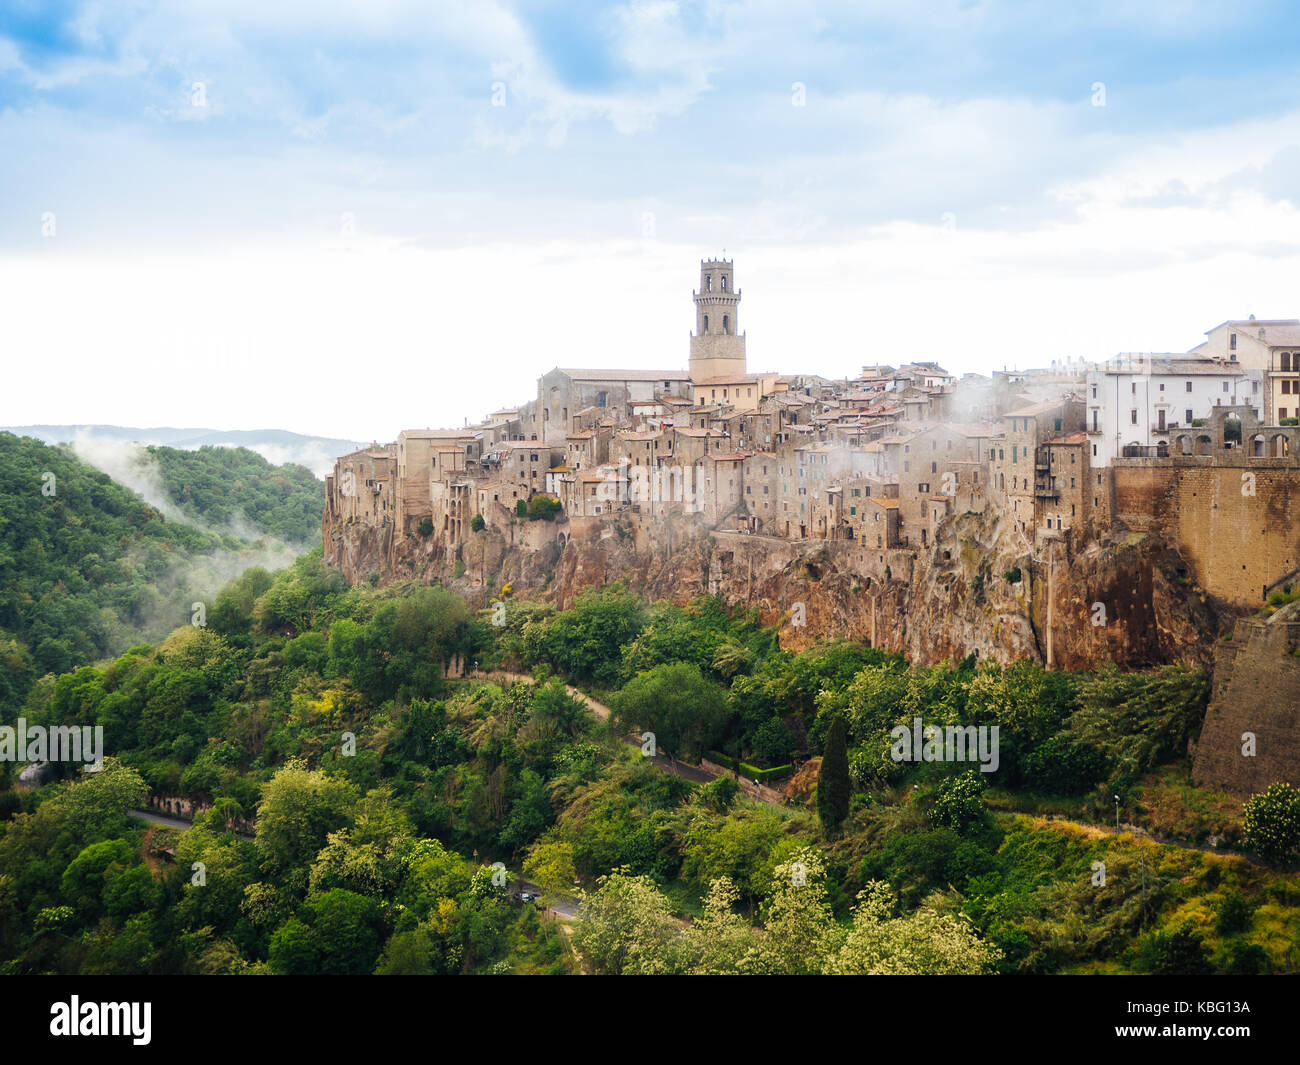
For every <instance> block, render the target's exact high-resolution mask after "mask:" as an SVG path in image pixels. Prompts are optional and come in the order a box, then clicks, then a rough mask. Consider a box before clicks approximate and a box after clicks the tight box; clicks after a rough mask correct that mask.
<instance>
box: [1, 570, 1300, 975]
mask: <svg viewBox="0 0 1300 1065" xmlns="http://www.w3.org/2000/svg"><path fill="white" fill-rule="evenodd" d="M494 620H495V621H501V622H504V623H503V624H494V623H493V622H494ZM475 663H477V664H478V665H479V666H480V667H481V668H484V669H486V668H489V667H506V668H519V667H523V668H526V669H532V670H534V671H535V675H536V677H537V678H538V679H537V681H536V682H535V683H513V684H507V683H504V682H503V683H501V684H498V683H493V682H490V681H488V680H484V679H468V678H467V679H459V670H458V668H457V667H458V666H459V665H460V664H464V665H466V666H473V665H474V664H475ZM448 670H450V673H451V676H450V677H449V676H447V675H445V674H446V673H447V671H448ZM555 674H563V676H564V677H565V678H566V679H569V680H571V681H575V682H578V683H580V684H583V685H586V686H588V687H590V688H593V689H594V688H595V686H599V687H600V689H601V693H602V694H603V695H606V696H607V700H608V701H609V702H611V703H613V704H614V707H615V710H616V714H615V721H616V724H615V725H613V726H611V725H609V724H606V723H604V722H601V721H598V720H597V719H596V718H595V717H594V716H593V715H592V714H591V713H590V712H589V710H588V709H587V708H586V707H585V706H584V705H583V704H582V703H581V702H580V701H578V700H577V699H575V698H573V697H572V696H571V695H570V694H569V693H568V691H567V690H566V688H565V686H564V684H562V683H561V682H560V680H559V678H558V677H557V676H556V675H555ZM697 698H698V699H702V700H705V701H706V702H708V703H709V705H710V706H711V707H712V710H711V712H710V713H709V714H701V715H698V717H697V718H695V719H692V718H691V717H690V715H689V714H688V713H683V711H682V705H685V704H688V703H690V702H691V701H692V700H695V699H697ZM1204 702H1205V692H1204V681H1203V678H1202V677H1201V676H1200V674H1198V673H1197V672H1196V671H1193V670H1185V669H1182V668H1180V667H1165V668H1163V669H1159V670H1153V671H1147V672H1141V673H1121V672H1119V671H1118V670H1113V669H1103V670H1099V671H1097V672H1096V673H1094V674H1084V675H1069V674H1061V673H1047V672H1044V671H1043V670H1041V669H1039V668H1038V667H1036V666H1033V665H1030V664H1018V665H1016V666H1013V667H1011V668H1008V669H1005V670H1004V669H999V668H997V667H994V666H991V665H987V664H981V663H977V662H975V661H974V660H967V661H964V662H962V663H959V664H957V665H955V666H952V665H944V666H936V667H928V668H917V667H910V666H908V665H907V663H905V662H903V661H902V660H901V659H900V658H899V657H898V656H896V655H890V654H884V653H881V652H878V651H875V650H872V649H870V648H865V647H861V646H857V645H853V644H848V643H841V644H830V645H826V646H822V647H818V648H815V649H812V650H809V651H804V652H801V653H798V654H792V653H789V652H785V651H782V650H781V649H779V647H778V646H777V645H776V641H775V637H774V633H772V632H771V631H770V630H764V629H763V628H762V627H761V626H759V625H758V624H757V623H756V621H755V620H754V619H753V618H752V617H751V616H749V615H746V614H733V613H731V612H729V611H727V610H725V609H724V608H722V607H721V606H720V605H719V604H718V603H717V602H716V601H714V600H711V599H704V600H700V601H697V602H696V603H694V604H692V605H690V606H688V607H670V606H665V605H650V604H647V603H644V602H642V601H640V600H639V599H637V598H636V597H635V596H631V595H629V594H628V593H627V592H626V591H625V590H624V589H621V588H618V587H611V588H608V589H604V590H602V591H598V592H593V593H589V594H588V595H586V596H584V597H583V598H582V599H581V600H580V601H579V602H578V603H577V604H576V605H575V606H574V607H573V608H572V609H571V610H566V611H556V610H554V609H553V608H551V607H549V606H546V605H542V604H538V603H534V602H527V601H517V600H510V601H508V602H507V603H506V606H505V609H504V617H502V616H501V612H499V611H495V610H492V609H489V610H486V611H483V612H481V613H478V614H476V613H474V612H472V611H470V610H469V609H468V607H467V606H466V605H465V603H464V602H463V601H462V600H460V599H459V598H458V597H456V596H454V595H451V594H450V593H447V592H445V591H444V590H442V589H440V588H437V587H418V586H417V587H399V588H388V589H376V588H372V587H370V586H368V585H367V586H359V587H354V588H349V587H347V586H346V585H345V584H344V583H343V582H342V581H341V580H340V578H339V577H338V574H337V573H336V572H335V571H333V570H330V569H328V568H326V567H324V566H323V565H322V563H321V560H320V556H319V553H318V552H317V553H313V554H312V555H309V556H305V557H303V558H302V559H300V560H299V561H298V562H297V563H295V565H294V566H293V567H291V568H290V569H288V570H286V571H284V572H281V573H279V574H277V575H274V576H271V575H269V574H267V573H265V572H258V571H252V572H249V573H246V574H244V575H243V576H242V577H241V578H240V579H239V580H238V581H237V582H235V583H234V584H232V585H230V586H228V587H227V588H226V589H225V591H223V593H222V594H221V595H220V596H219V597H218V598H217V601H216V603H215V605H214V608H213V609H212V611H211V612H210V613H209V615H208V624H207V626H206V627H197V626H186V627H184V628H182V629H179V630H177V631H176V632H174V633H173V634H172V635H171V636H169V637H168V638H167V639H165V640H164V641H162V642H161V643H160V644H158V645H157V646H144V645H141V646H137V647H133V648H132V649H131V650H129V651H128V652H127V653H126V654H124V655H122V656H121V657H119V658H118V659H117V660H116V661H113V662H111V663H107V664H105V665H102V666H85V667H82V668H79V669H76V670H74V671H72V672H69V673H65V674H64V675H62V676H60V677H58V678H57V679H55V678H51V679H50V680H49V681H47V682H42V683H41V684H40V685H38V686H37V687H36V688H35V689H34V690H33V692H32V696H31V698H30V700H29V703H28V706H27V707H26V715H27V717H28V719H29V721H31V722H33V723H49V724H54V723H67V724H74V723H75V724H99V725H102V726H103V728H104V730H105V745H106V748H107V750H108V752H109V754H110V755H111V756H112V758H111V760H110V762H109V764H108V766H107V767H106V768H105V770H104V771H103V772H101V773H100V774H98V775H94V776H82V775H81V774H79V773H77V774H73V773H70V772H69V773H65V774H64V779H62V780H55V781H53V782H51V783H47V784H45V785H43V786H41V787H39V788H37V789H35V790H16V789H15V788H14V787H13V785H14V783H15V775H16V772H15V771H16V766H15V765H14V764H13V763H4V764H3V765H2V766H0V818H2V820H0V869H3V870H4V874H3V877H2V878H0V959H2V961H0V964H3V967H4V969H5V971H8V972H47V971H54V972H86V973H90V972H96V973H101V972H102V973H133V972H155V973H164V972H234V973H243V972H272V973H317V972H319V973H355V972H380V973H416V972H498V971H515V972H569V971H574V970H575V969H576V968H577V967H578V966H579V965H582V966H584V967H585V968H586V969H587V970H588V971H596V972H627V973H631V972H754V973H763V972H823V973H856V972H917V971H921V972H977V971H995V972H1037V973H1051V972H1075V971H1078V972H1088V971H1144V972H1150V971H1154V972H1162V971H1186V972H1197V971H1206V970H1214V971H1224V972H1246V971H1257V970H1258V971H1281V970H1284V969H1286V968H1287V966H1288V965H1289V964H1290V962H1289V961H1288V957H1289V953H1288V952H1290V951H1292V950H1294V948H1295V947H1296V946H1297V945H1300V941H1298V940H1297V936H1298V934H1300V890H1297V889H1296V887H1295V885H1294V883H1293V878H1290V877H1286V876H1283V875H1280V874H1277V873H1273V872H1270V871H1268V870H1265V869H1262V868H1260V867H1257V866H1253V865H1250V864H1249V863H1247V862H1246V861H1244V860H1243V859H1240V858H1234V857H1229V856H1219V855H1213V854H1206V853H1202V852H1200V851H1196V850H1191V849H1179V848H1174V847H1169V846H1164V845H1160V844H1157V843H1154V842H1150V841H1146V840H1143V839H1141V838H1139V837H1138V836H1136V835H1133V834H1131V833H1122V834H1119V835H1116V834H1115V833H1114V832H1113V831H1106V830H1105V829H1104V827H1103V826H1105V825H1106V824H1107V823H1108V822H1109V820H1110V818H1111V817H1113V815H1114V807H1113V803H1112V798H1113V796H1114V795H1115V794H1120V795H1121V801H1122V802H1123V803H1124V804H1125V809H1126V811H1127V810H1136V809H1137V808H1138V804H1139V802H1140V799H1141V795H1142V788H1143V787H1144V783H1143V781H1144V774H1146V773H1148V772H1149V770H1150V769H1151V767H1162V766H1168V765H1170V764H1177V762H1178V760H1179V759H1181V758H1183V757H1184V755H1183V752H1184V750H1185V746H1186V738H1187V737H1188V736H1189V735H1192V734H1194V732H1195V730H1196V727H1197V724H1198V722H1199V720H1200V716H1201V715H1202V714H1203V712H1204ZM677 704H682V705H677ZM651 715H659V718H657V719H656V720H655V724H656V725H657V730H656V731H660V730H661V731H662V732H663V736H664V737H665V739H666V740H667V741H668V743H665V748H666V749H672V748H676V750H678V751H680V753H682V754H686V753H688V752H698V751H699V750H700V749H702V748H703V746H704V744H705V743H707V742H713V743H717V744H718V745H720V746H721V748H722V749H723V750H725V751H728V752H729V753H733V754H734V755H735V756H738V757H746V758H754V759H759V760H764V761H765V760H767V759H768V758H769V757H784V758H790V757H802V756H803V755H805V754H812V755H817V754H822V753H824V748H825V746H826V745H827V744H828V742H830V739H831V737H830V734H829V726H830V724H831V722H833V721H839V722H842V728H843V732H844V741H845V753H846V758H845V760H846V762H847V765H848V772H847V779H846V782H845V783H846V794H847V810H846V813H845V816H844V817H843V820H842V822H841V823H840V824H839V827H838V831H836V832H834V833H827V832H825V831H824V830H823V828H822V826H821V824H820V822H819V819H818V816H817V813H816V808H815V804H814V803H813V802H812V801H811V795H810V793H809V791H807V790H805V791H800V790H799V786H798V781H795V782H792V784H791V791H790V794H791V796H792V801H791V804H790V805H787V806H777V805H773V804H766V803H759V802H756V801H754V800H753V799H751V798H748V797H745V796H742V795H740V794H738V790H737V787H736V784H735V782H734V781H732V780H731V779H730V778H728V777H723V778H721V779H718V780H715V781H714V782H713V783H710V784H706V785H703V786H701V785H697V784H695V783H692V782H691V781H689V780H687V779H685V778H684V777H682V776H680V775H676V774H674V773H671V772H667V771H665V764H664V763H661V762H660V761H659V760H652V759H649V758H646V757H644V756H643V754H642V750H641V746H640V742H639V740H638V743H637V744H629V743H627V742H624V740H623V738H622V737H621V735H620V733H621V731H622V726H623V725H629V724H632V723H635V724H636V725H637V726H644V725H645V722H646V721H649V720H650V719H651ZM619 718H621V719H622V720H621V722H619V721H618V719H619ZM916 718H920V719H921V720H922V722H924V723H925V724H927V725H929V724H940V725H945V726H946V725H948V724H952V725H962V726H966V725H971V726H974V727H977V728H978V727H981V726H988V727H992V726H994V725H996V726H997V727H998V728H999V730H1000V736H1001V744H1000V747H1001V751H1000V754H1001V757H1000V765H999V766H998V768H997V771H996V772H995V773H990V774H982V773H980V772H979V771H978V768H977V767H974V766H972V765H969V764H961V763H957V764H954V763H953V762H951V761H930V762H926V761H920V762H914V763H901V764H900V763H898V762H896V761H894V760H892V759H891V757H890V756H889V753H888V752H889V747H890V744H891V742H893V740H892V737H891V732H892V730H894V729H896V728H897V727H898V726H900V725H906V726H907V727H909V728H910V727H912V725H913V724H914V722H915V719H916ZM669 744H671V748H670V747H669ZM986 778H991V785H992V786H991V787H988V788H986V787H985V783H986ZM147 792H153V793H155V794H162V795H184V796H186V797H188V798H190V799H192V800H195V801H197V802H200V803H201V804H206V806H205V809H206V812H203V813H201V814H200V816H199V818H198V820H197V822H196V824H195V827H193V828H191V829H189V830H188V831H184V832H178V831H174V830H171V829H165V828H160V827H158V826H153V825H150V826H146V825H144V824H142V823H141V822H139V821H135V820H132V819H128V818H126V817H124V816H123V813H124V811H125V810H126V809H127V808H129V807H134V806H138V805H140V804H141V803H143V802H144V801H145V795H146V793H147ZM1009 797H1014V798H1017V799H1031V800H1033V801H1038V802H1041V803H1047V804H1054V805H1055V807H1056V808H1057V809H1060V810H1062V811H1067V812H1068V813H1069V815H1070V820H1049V819H1046V818H1043V817H1038V816H1030V815H1026V814H1020V813H1015V812H1010V811H1007V810H1006V808H1005V802H1006V800H1007V799H1008V798H1009ZM249 819H251V823H249ZM245 826H246V827H245ZM241 827H242V828H243V830H244V831H245V833H246V834H243V835H241V834H240V831H239V830H240V829H241ZM165 856H166V857H173V858H174V859H175V861H174V863H173V862H168V861H164V860H162V859H163V858H164V857H165ZM467 856H468V857H467ZM493 862H500V863H501V865H500V866H499V867H494V866H493V865H492V863H493ZM200 870H201V871H202V876H200V875H199V872H198V871H200ZM507 870H514V871H516V872H517V871H519V870H524V871H526V872H527V873H528V875H529V876H531V877H533V878H534V879H535V880H536V882H537V883H538V884H539V885H541V887H542V889H543V890H544V891H545V892H546V893H547V896H548V898H550V899H552V900H558V899H563V898H564V897H565V896H566V895H568V894H571V893H574V892H576V891H579V890H581V892H582V894H583V897H582V899H581V902H580V905H579V906H578V908H577V912H576V920H577V924H576V925H575V929H574V931H575V935H574V936H573V937H572V938H573V940H574V941H575V943H576V946H577V954H576V955H575V953H574V952H573V950H571V949H570V947H569V946H568V945H567V942H566V937H565V936H562V935H561V934H559V932H558V929H557V926H556V924H555V922H554V921H553V920H551V919H550V918H543V917H541V916H540V915H539V914H538V912H537V911H536V910H535V909H533V908H532V907H531V906H520V905H519V904H517V903H514V902H512V901H511V899H510V898H509V888H510V883H511V879H512V877H513V875H514V874H513V873H511V874H509V875H505V874H506V871H507ZM1099 870H1101V872H1100V873H1099ZM576 885H580V888H579V887H578V886H576Z"/></svg>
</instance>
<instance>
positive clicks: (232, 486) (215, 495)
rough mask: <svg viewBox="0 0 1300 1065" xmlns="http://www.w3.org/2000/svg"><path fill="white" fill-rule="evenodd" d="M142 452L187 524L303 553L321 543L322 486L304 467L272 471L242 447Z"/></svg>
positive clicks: (270, 466) (289, 466)
mask: <svg viewBox="0 0 1300 1065" xmlns="http://www.w3.org/2000/svg"><path fill="white" fill-rule="evenodd" d="M76 450H77V453H78V455H79V456H81V457H83V458H85V457H88V456H85V455H82V453H81V449H76ZM143 451H144V453H145V454H147V455H148V456H149V457H150V458H152V459H153V460H154V462H156V463H157V466H158V469H159V471H160V472H161V474H162V488H163V491H164V492H165V493H166V496H167V499H168V501H169V502H170V503H171V504H172V505H173V506H175V507H176V508H177V509H178V510H179V511H180V512H181V514H182V515H184V516H185V517H186V518H187V519H190V520H192V521H194V522H195V523H197V524H200V525H204V524H206V525H208V526H210V527H213V528H214V529H217V530H218V531H226V530H228V531H232V532H234V533H235V534H236V535H237V536H243V537H254V538H255V537H257V536H258V535H263V536H274V537H275V538H276V539H278V540H284V541H287V542H288V543H291V544H299V545H302V547H303V548H304V549H306V548H309V547H312V546H315V544H317V543H318V542H319V541H320V521H321V510H322V509H323V508H324V506H325V485H324V484H323V483H322V482H321V481H318V480H317V479H316V477H315V476H314V475H313V474H312V472H311V470H309V469H307V467H305V466H301V465H297V464H289V463H285V464H284V465H281V466H273V465H271V463H269V462H267V460H266V459H265V458H263V457H262V456H261V455H260V454H258V453H257V452H255V451H250V450H249V449H248V448H245V447H212V446H210V445H205V446H203V447H200V448H199V449H198V450H197V451H186V450H182V449H180V448H174V447H150V448H145V449H143ZM108 472H110V473H111V472H112V471H111V470H110V471H108Z"/></svg>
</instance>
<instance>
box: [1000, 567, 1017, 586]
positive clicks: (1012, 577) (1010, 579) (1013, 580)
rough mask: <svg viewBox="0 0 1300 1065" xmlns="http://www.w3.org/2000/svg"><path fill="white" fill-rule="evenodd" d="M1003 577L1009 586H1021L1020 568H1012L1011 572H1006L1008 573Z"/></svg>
mask: <svg viewBox="0 0 1300 1065" xmlns="http://www.w3.org/2000/svg"><path fill="white" fill-rule="evenodd" d="M1002 576H1003V577H1005V578H1006V581H1007V583H1008V584H1019V583H1020V567H1019V566H1012V567H1011V568H1010V569H1009V570H1007V571H1006V573H1004V574H1002Z"/></svg>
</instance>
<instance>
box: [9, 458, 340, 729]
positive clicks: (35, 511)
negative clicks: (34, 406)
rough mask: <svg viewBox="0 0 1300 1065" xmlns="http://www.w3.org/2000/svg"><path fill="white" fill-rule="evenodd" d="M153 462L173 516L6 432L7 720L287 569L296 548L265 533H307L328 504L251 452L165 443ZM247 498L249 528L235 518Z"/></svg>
mask: <svg viewBox="0 0 1300 1065" xmlns="http://www.w3.org/2000/svg"><path fill="white" fill-rule="evenodd" d="M148 470H149V472H150V473H151V475H152V476H153V477H154V478H155V479H159V478H160V479H161V483H162V484H163V485H165V486H166V493H167V494H168V495H170V496H171V497H172V498H173V499H175V500H176V503H177V506H176V509H175V511H174V512H173V513H172V514H171V516H170V517H169V516H168V515H165V514H164V513H162V511H161V509H160V506H163V505H165V500H154V501H152V502H146V501H145V500H144V499H142V498H140V496H138V495H137V494H135V493H134V492H133V491H131V489H129V488H127V487H125V486H123V485H121V484H119V483H116V482H115V481H114V480H113V479H111V478H110V477H109V476H107V475H106V474H104V473H103V472H101V471H100V470H97V469H94V468H93V467H92V466H90V465H89V464H87V463H86V462H84V461H82V460H81V459H79V458H78V457H77V456H76V455H75V454H73V453H72V452H71V451H70V450H68V449H62V448H56V447H50V446H48V445H46V444H43V443H41V442H40V441H37V440H33V439H30V438H20V437H16V436H13V435H12V434H9V433H0V658H3V661H4V666H5V668H4V670H3V671H0V712H5V713H6V716H8V715H11V714H12V713H13V711H14V710H15V709H16V708H17V707H19V706H21V704H22V701H23V699H24V697H25V695H26V693H27V691H28V689H29V688H30V686H31V684H32V683H33V682H34V681H35V680H36V679H37V678H39V677H41V676H44V675H45V674H46V673H59V672H63V671H65V670H68V669H72V668H75V667H76V666H79V665H83V664H85V663H87V662H92V661H94V660H96V659H98V658H102V657H104V656H105V655H110V654H114V653H118V652H121V651H122V650H124V649H126V648H127V647H129V646H131V645H132V644H133V643H138V642H140V641H142V640H154V639H157V638H158V637H159V636H161V635H163V634H165V633H167V632H169V631H171V630H172V629H173V628H175V627H176V626H177V625H180V624H184V623H185V622H187V621H189V620H190V618H191V615H192V612H193V606H194V603H195V602H207V600H208V599H209V598H211V597H213V596H215V594H216V592H217V590H218V589H219V588H220V587H221V586H222V584H224V583H225V582H226V581H228V580H230V579H231V578H233V577H235V576H237V575H238V574H239V573H240V572H242V571H243V570H245V569H247V568H248V567H249V566H252V565H262V566H269V567H278V566H283V565H286V564H288V562H290V561H291V560H292V558H293V557H294V556H295V555H296V554H297V553H298V551H297V550H295V549H293V548H290V547H288V546H286V545H285V544H283V543H280V542H279V541H278V540H275V539H272V538H271V537H270V536H263V534H264V533H292V534H294V535H295V536H299V537H301V536H302V534H303V533H304V531H305V529H306V528H307V524H306V518H305V515H306V514H307V513H309V512H310V509H311V507H312V506H316V507H317V508H319V503H312V502H311V496H312V493H313V491H314V492H316V493H317V494H318V493H319V491H320V486H319V483H317V482H314V481H313V480H312V479H311V477H310V474H308V473H307V471H306V470H302V469H301V468H287V469H285V470H275V469H274V468H272V467H270V466H269V465H267V464H265V462H264V461H263V460H261V459H260V458H259V457H258V456H256V455H253V454H251V453H250V452H243V451H228V450H226V449H221V448H209V449H205V450H201V451H199V452H193V453H191V452H182V451H174V450H172V449H167V448H160V449H157V451H156V453H154V454H152V456H151V463H150V465H149V466H148ZM47 474H50V475H53V479H52V480H51V479H50V478H49V477H47V476H46V475H47ZM313 484H314V485H315V488H314V489H313V487H312V485H313ZM45 486H48V487H45ZM43 487H45V492H44V493H43ZM155 504H156V505H155ZM237 504H238V505H239V507H240V509H242V510H243V511H244V512H245V513H247V514H249V519H248V521H247V522H244V523H243V524H244V525H245V526H247V525H249V524H251V525H252V526H254V527H253V528H252V529H248V528H243V529H238V530H237V529H235V528H233V527H230V526H229V525H228V519H229V518H230V517H231V516H232V515H233V514H234V513H235V510H236V505H237ZM186 516H189V518H190V519H191V520H189V521H187V520H185V518H186ZM195 520H197V521H199V522H202V523H203V524H202V525H201V526H199V525H195V524H192V523H191V521H195ZM237 533H242V535H237ZM303 538H305V537H303Z"/></svg>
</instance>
